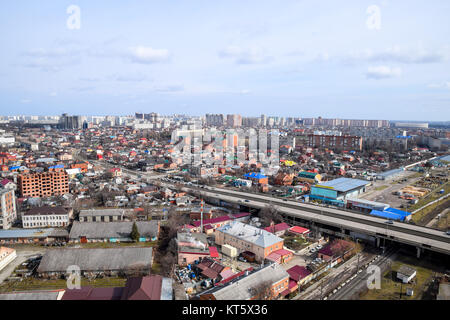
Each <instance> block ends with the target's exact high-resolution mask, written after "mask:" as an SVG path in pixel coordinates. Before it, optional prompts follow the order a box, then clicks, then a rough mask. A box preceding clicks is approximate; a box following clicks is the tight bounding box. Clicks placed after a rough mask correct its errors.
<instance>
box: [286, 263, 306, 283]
mask: <svg viewBox="0 0 450 320" xmlns="http://www.w3.org/2000/svg"><path fill="white" fill-rule="evenodd" d="M286 272H287V273H289V277H290V279H291V280H293V281H295V282H296V283H297V285H298V286H299V287H300V286H302V285H304V284H306V283H308V282H309V281H311V280H312V273H311V271H309V270H308V269H307V268H306V267H303V266H299V265H295V266H293V267H292V268H289V269H287V270H286Z"/></svg>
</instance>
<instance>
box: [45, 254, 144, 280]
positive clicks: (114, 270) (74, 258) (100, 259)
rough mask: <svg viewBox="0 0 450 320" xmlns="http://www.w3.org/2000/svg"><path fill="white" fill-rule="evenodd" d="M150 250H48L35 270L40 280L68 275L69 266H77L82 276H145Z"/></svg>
mask: <svg viewBox="0 0 450 320" xmlns="http://www.w3.org/2000/svg"><path fill="white" fill-rule="evenodd" d="M152 254H153V251H152V248H151V247H141V248H130V247H128V248H108V249H55V250H48V251H47V252H46V253H45V254H44V256H43V257H42V260H41V263H40V264H39V267H38V269H37V272H38V274H39V276H40V277H43V278H58V277H60V276H65V275H67V272H68V268H69V267H70V266H78V267H79V268H80V272H81V275H82V276H88V277H89V276H95V275H99V274H102V275H107V276H117V275H126V274H137V273H140V274H142V275H147V274H149V273H150V270H151V267H152V263H153V255H152Z"/></svg>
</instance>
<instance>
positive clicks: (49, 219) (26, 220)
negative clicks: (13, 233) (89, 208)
mask: <svg viewBox="0 0 450 320" xmlns="http://www.w3.org/2000/svg"><path fill="white" fill-rule="evenodd" d="M72 214H73V209H70V208H65V207H61V206H58V207H49V206H44V207H36V208H33V209H31V210H29V211H27V212H25V213H23V214H22V226H23V227H24V228H36V227H38V228H39V227H53V228H54V227H67V226H68V225H69V222H70V218H72Z"/></svg>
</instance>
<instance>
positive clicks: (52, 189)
mask: <svg viewBox="0 0 450 320" xmlns="http://www.w3.org/2000/svg"><path fill="white" fill-rule="evenodd" d="M17 182H18V187H19V193H20V196H21V197H50V196H55V195H63V194H66V193H69V177H68V175H67V173H66V172H65V171H63V170H57V171H47V172H42V173H31V174H26V175H22V174H21V175H19V176H18V178H17Z"/></svg>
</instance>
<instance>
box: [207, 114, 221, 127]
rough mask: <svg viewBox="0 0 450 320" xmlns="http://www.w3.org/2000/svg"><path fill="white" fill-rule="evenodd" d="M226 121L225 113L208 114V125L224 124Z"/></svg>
mask: <svg viewBox="0 0 450 320" xmlns="http://www.w3.org/2000/svg"><path fill="white" fill-rule="evenodd" d="M224 123H225V117H224V115H223V114H206V125H207V126H218V127H220V126H223V125H224Z"/></svg>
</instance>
